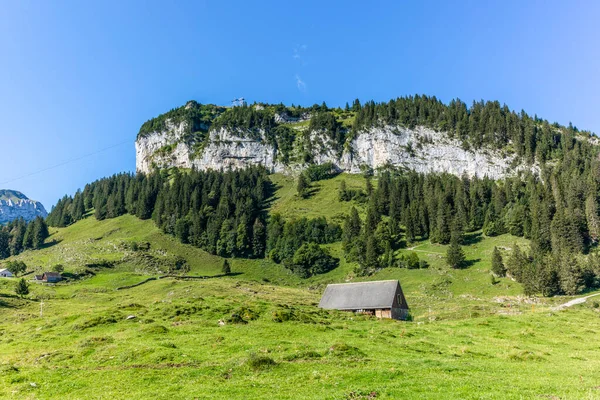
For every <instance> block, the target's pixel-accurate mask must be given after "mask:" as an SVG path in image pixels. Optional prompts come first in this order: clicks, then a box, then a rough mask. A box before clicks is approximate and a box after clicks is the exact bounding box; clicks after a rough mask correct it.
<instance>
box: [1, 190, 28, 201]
mask: <svg viewBox="0 0 600 400" xmlns="http://www.w3.org/2000/svg"><path fill="white" fill-rule="evenodd" d="M0 200H12V201H13V202H18V201H19V200H29V198H28V197H27V196H25V195H24V194H23V193H21V192H19V191H16V190H10V189H0Z"/></svg>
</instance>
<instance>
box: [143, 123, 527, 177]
mask: <svg viewBox="0 0 600 400" xmlns="http://www.w3.org/2000/svg"><path fill="white" fill-rule="evenodd" d="M167 127H168V128H167V129H166V130H165V131H164V132H154V133H152V134H150V135H147V136H145V137H140V138H139V139H138V140H137V141H136V168H137V170H138V171H139V172H145V173H148V172H150V171H151V170H152V169H153V167H155V166H156V167H159V168H164V167H173V166H175V167H181V168H192V167H195V168H196V169H199V170H206V169H214V170H218V169H222V168H223V169H227V168H229V167H231V168H234V169H235V168H243V167H247V166H250V165H258V164H260V165H263V166H264V167H266V168H267V169H268V170H270V171H271V172H283V173H285V172H291V171H294V170H297V169H299V168H301V167H302V165H284V164H283V163H282V162H281V161H280V160H279V159H278V157H277V155H278V154H277V149H276V147H275V146H273V145H270V144H268V143H267V142H266V141H265V140H264V137H261V138H259V139H251V138H249V137H247V136H250V135H244V134H243V133H242V132H240V131H234V130H228V129H225V128H221V129H219V130H211V131H210V137H209V141H208V144H207V145H206V146H205V148H204V149H203V150H202V151H201V152H199V154H198V155H197V156H196V155H195V154H194V152H193V149H192V147H191V146H190V145H188V144H185V143H184V142H183V137H184V132H185V128H186V126H185V123H181V124H179V125H173V124H170V123H167ZM309 140H310V142H311V143H312V148H313V160H314V161H315V162H316V163H318V164H322V163H325V162H332V163H334V164H335V165H336V166H337V167H338V169H340V170H341V171H347V172H351V173H358V172H360V171H361V170H362V169H364V168H365V167H366V168H372V169H373V170H377V169H378V168H380V167H385V166H393V167H397V168H405V169H408V170H414V171H417V172H421V173H431V172H448V173H451V174H454V175H457V176H462V175H463V174H466V175H468V176H470V177H473V176H478V177H484V176H487V177H489V178H492V179H499V178H503V177H505V176H507V175H511V174H513V173H515V172H516V171H515V170H514V169H512V168H511V162H512V161H513V159H514V156H512V155H508V154H501V153H500V152H498V151H492V150H485V149H483V150H478V151H471V150H465V149H463V147H462V145H461V143H460V141H458V140H455V139H452V138H450V137H449V136H448V135H447V134H446V133H444V132H436V131H435V130H433V129H430V128H426V127H422V126H420V127H416V128H414V129H409V128H405V127H400V126H384V127H373V128H370V129H367V130H365V131H362V132H360V133H359V134H358V135H357V136H356V137H355V138H354V139H353V140H352V141H351V142H350V143H347V144H346V146H345V149H344V151H343V152H342V153H341V154H340V152H339V151H338V150H336V149H334V148H333V144H332V143H331V142H330V140H329V139H328V138H326V137H325V135H323V134H321V133H318V132H312V133H311V134H310V135H309ZM520 168H523V167H520Z"/></svg>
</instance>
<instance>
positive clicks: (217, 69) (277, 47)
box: [0, 0, 600, 209]
mask: <svg viewBox="0 0 600 400" xmlns="http://www.w3.org/2000/svg"><path fill="white" fill-rule="evenodd" d="M458 3H461V4H458ZM599 20H600V3H598V2H595V1H587V2H585V1H568V2H567V1H506V0H505V1H497V2H492V1H485V2H481V1H465V2H451V1H372V2H370V1H338V2H329V1H322V0H321V1H311V2H304V1H301V2H299V1H295V2H281V1H277V2H275V1H273V2H267V1H259V2H249V1H227V2H222V1H210V2H208V1H206V2H202V1H190V2H184V1H175V2H162V3H161V2H152V1H144V2H142V1H139V2H138V1H100V2H91V1H60V0H58V1H37V2H34V1H28V0H24V1H13V2H5V3H4V4H3V5H2V10H1V11H0V51H1V57H0V121H1V123H0V135H1V136H0V138H1V141H0V143H1V144H2V148H1V157H2V164H1V165H2V168H0V188H10V189H16V190H20V191H22V192H24V193H25V194H26V195H28V196H29V197H30V198H34V199H37V200H41V201H42V202H43V203H44V204H45V205H46V207H47V208H48V209H50V207H51V206H52V204H54V203H55V202H56V200H57V199H58V198H59V197H61V196H62V195H64V194H66V193H69V194H72V193H73V192H74V191H75V190H76V189H77V188H80V187H83V186H84V185H85V184H86V183H88V182H90V181H93V180H95V179H97V178H100V177H104V176H107V175H111V174H113V173H117V172H121V171H132V170H134V168H135V154H134V140H135V136H136V133H137V131H138V129H139V126H140V125H141V124H142V123H143V122H144V121H146V120H147V119H149V118H151V117H153V116H156V115H158V114H160V113H162V112H165V111H167V110H169V109H171V108H174V107H176V106H179V105H182V104H184V103H185V102H186V101H187V100H189V99H196V100H198V101H200V102H203V103H217V104H228V103H229V101H230V100H231V99H232V98H234V97H240V96H244V97H245V98H246V99H248V100H249V101H264V102H275V103H279V102H283V103H286V104H291V103H296V104H305V105H310V104H314V103H321V102H322V101H326V102H327V104H329V105H343V104H344V103H345V102H346V101H349V102H351V101H352V100H353V99H354V98H357V97H358V98H360V99H361V100H369V99H374V100H376V101H383V100H388V99H390V98H392V97H397V96H401V95H408V94H415V93H423V94H428V95H436V96H438V97H439V98H441V99H442V100H443V101H445V102H447V101H449V100H451V99H452V98H455V97H459V98H461V99H462V100H464V101H466V102H468V103H470V102H471V101H472V100H473V99H477V100H479V99H486V100H495V99H497V100H499V101H500V102H503V103H506V104H508V105H509V106H510V107H512V108H514V109H517V110H520V109H525V110H526V111H527V112H529V113H530V114H538V115H539V116H541V117H544V118H547V119H549V120H550V121H558V122H560V123H563V124H566V123H568V122H569V121H572V122H573V123H574V124H575V125H576V126H578V127H579V128H580V129H590V130H592V131H595V132H600V113H599V112H598V110H599V106H600V100H599V99H600V98H599V96H598V94H599V93H600V90H599V89H600V74H599V72H600V51H599V50H600V48H599V47H600V40H599V39H600V27H599V26H598V21H599ZM124 141H126V143H125V144H121V145H120V146H117V147H114V148H112V149H110V150H108V151H104V152H100V153H96V154H94V155H91V156H87V157H83V158H80V157H82V156H85V155H86V154H89V153H93V152H96V151H98V150H101V149H103V148H106V147H109V146H113V145H115V144H118V143H122V142H124ZM75 158H80V159H79V160H76V161H73V162H70V163H67V164H65V165H62V166H60V167H57V168H53V169H50V170H48V171H44V172H40V173H37V174H33V175H30V176H27V177H24V178H21V177H22V176H24V175H29V174H30V173H32V172H36V171H39V170H42V169H45V168H48V167H52V166H54V165H57V164H61V163H63V162H65V161H67V160H72V159H75ZM15 178H20V179H16V180H15ZM7 181H10V182H7Z"/></svg>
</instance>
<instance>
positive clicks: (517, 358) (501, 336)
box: [0, 176, 600, 399]
mask: <svg viewBox="0 0 600 400" xmlns="http://www.w3.org/2000/svg"><path fill="white" fill-rule="evenodd" d="M341 179H346V182H347V184H348V186H349V187H352V186H360V185H363V184H364V182H363V180H362V178H360V177H356V176H339V177H337V178H335V179H333V180H330V181H325V182H321V183H319V184H318V185H319V186H320V187H319V188H318V191H317V192H316V193H315V195H314V196H313V197H312V198H310V199H307V200H299V199H297V198H296V197H295V193H294V192H295V190H294V182H293V180H290V179H289V178H285V177H282V176H275V177H274V180H275V181H276V183H277V184H278V185H279V190H278V191H277V195H276V197H277V200H276V201H275V203H274V205H273V209H274V210H275V211H278V212H281V213H282V214H284V215H285V216H286V217H293V216H301V215H307V216H311V217H313V216H318V215H327V216H328V217H335V216H336V215H341V214H344V213H346V212H348V210H349V207H350V206H351V205H350V204H348V203H344V204H340V203H339V202H337V187H338V185H339V181H340V180H341ZM52 240H53V241H56V242H57V243H56V244H54V245H49V246H48V247H46V248H45V249H43V250H41V251H36V252H26V253H24V254H23V255H21V256H20V257H19V258H21V259H23V260H25V261H26V262H27V263H28V264H29V265H30V266H40V268H39V269H40V270H41V269H44V268H46V267H47V266H50V265H53V264H55V263H62V264H64V265H65V266H66V268H67V271H71V272H76V271H78V270H81V269H82V265H84V264H89V263H93V262H98V261H100V260H120V259H122V258H123V257H125V258H126V259H128V260H129V261H127V262H124V263H122V264H119V265H117V266H115V267H112V268H99V269H98V268H96V269H95V270H94V271H95V273H96V275H95V276H93V277H90V278H87V279H83V280H80V281H76V282H73V283H69V284H62V285H58V286H55V287H50V286H38V285H33V286H32V291H33V293H32V295H31V296H30V297H31V298H33V299H39V298H45V306H44V316H43V317H40V316H39V309H40V303H39V301H36V300H21V299H17V298H15V297H14V296H12V290H13V285H14V281H11V280H7V279H0V312H2V315H3V319H2V320H0V371H2V376H3V378H4V379H2V380H0V397H4V396H7V397H11V396H12V397H14V398H74V399H75V398H144V397H148V396H149V393H152V394H153V397H155V398H170V399H173V398H193V397H198V398H228V397H246V398H298V397H304V398H359V397H358V396H360V395H368V394H369V393H370V392H376V393H377V394H378V398H531V397H536V396H542V397H543V396H559V397H560V398H563V397H568V398H594V397H597V396H598V395H600V392H599V391H598V390H597V389H595V388H596V387H597V386H598V385H600V369H599V368H598V367H600V361H598V360H599V359H600V348H598V346H597V345H596V344H595V342H594V341H593V340H589V339H591V338H593V337H595V334H597V333H598V326H597V324H596V321H597V320H598V314H597V312H596V309H593V308H592V307H590V306H588V305H583V306H578V307H577V308H576V309H572V310H568V311H565V312H560V313H553V312H551V311H550V308H549V307H550V305H551V303H552V302H555V301H558V300H543V301H540V302H538V303H537V304H536V305H535V306H532V305H531V304H528V303H526V302H523V301H521V300H522V299H520V298H519V297H518V296H516V295H517V294H518V293H520V287H519V285H518V284H516V283H514V282H511V281H510V280H507V279H502V280H501V282H500V283H499V284H496V285H492V284H491V283H490V279H489V274H488V269H489V259H490V254H491V250H492V249H493V246H494V245H498V246H505V247H511V246H512V245H513V243H514V241H515V240H517V239H516V238H512V237H509V236H501V237H497V238H481V236H480V235H479V234H477V233H475V234H473V235H472V238H471V242H472V244H471V245H469V246H467V247H465V250H466V253H467V258H468V259H470V260H474V263H473V265H471V266H470V267H469V268H468V269H465V270H461V271H454V270H448V269H447V268H446V267H445V266H444V263H443V260H442V258H440V256H441V254H443V253H444V251H445V247H444V246H438V245H432V244H429V243H426V242H425V243H420V244H418V246H417V247H416V248H415V250H416V251H418V254H419V256H421V257H424V258H426V259H427V260H428V261H429V262H430V264H431V268H429V269H426V270H404V269H386V270H383V271H381V272H379V273H377V274H376V275H375V276H373V277H370V278H369V279H400V281H401V282H402V286H403V288H404V291H405V293H406V297H407V299H408V301H409V304H410V305H411V306H412V311H413V314H414V316H415V322H412V323H406V322H396V321H377V320H375V319H369V318H364V317H360V316H353V315H349V314H343V313H336V312H319V311H318V309H317V308H316V307H315V305H316V303H317V302H318V300H319V295H320V289H321V287H322V286H323V284H325V283H327V282H334V281H336V282H339V281H344V280H346V279H349V278H352V269H353V266H352V265H347V264H346V263H345V262H344V261H343V257H341V248H340V244H339V243H336V244H333V245H330V246H329V247H330V248H331V251H332V252H333V253H334V254H335V255H337V256H338V257H340V258H342V262H341V264H340V267H339V268H337V269H336V270H334V271H331V272H330V273H328V274H325V275H322V276H319V277H315V278H311V279H310V280H308V281H301V280H300V279H298V278H297V277H295V276H294V275H292V274H290V273H289V272H287V271H286V270H285V269H284V268H282V267H281V266H278V265H275V264H273V263H271V262H268V261H262V260H261V261H248V260H234V261H233V271H234V272H238V273H240V275H237V276H233V277H227V278H218V279H207V280H198V281H175V280H173V279H163V280H157V281H151V282H148V283H146V284H144V285H142V286H139V287H136V288H133V289H128V290H121V291H116V290H115V289H116V288H117V287H119V286H123V285H128V284H132V283H136V282H140V281H142V280H143V279H145V278H147V277H148V276H152V275H156V272H152V274H151V273H150V272H151V271H147V270H145V269H144V268H142V267H141V266H140V265H139V264H137V263H136V259H135V258H131V257H130V256H131V252H130V251H129V250H126V246H123V243H124V242H131V241H136V242H144V241H148V242H150V243H151V244H152V246H151V253H152V254H164V253H166V254H172V255H180V256H183V257H185V258H186V259H187V260H188V263H189V264H190V266H191V268H192V271H191V273H190V274H194V275H216V274H218V273H219V272H220V266H221V262H222V259H220V258H219V257H215V256H211V255H208V254H206V253H205V252H203V251H201V250H199V249H195V248H193V247H191V246H185V245H181V244H179V243H177V242H176V241H175V240H174V239H172V238H170V237H168V236H165V235H163V234H161V233H160V232H159V231H158V230H157V229H156V227H154V225H153V223H152V222H151V221H140V220H138V219H136V218H134V217H131V216H124V217H121V218H117V219H113V220H108V221H102V222H98V221H95V220H94V219H93V218H87V219H85V220H84V221H81V222H78V223H77V224H75V225H73V226H71V227H68V228H65V229H56V230H53V231H52V237H51V241H52ZM518 241H520V242H521V243H523V242H522V241H521V240H518ZM476 260H479V261H476ZM264 279H268V280H269V281H270V282H269V283H266V282H264ZM284 305H289V306H291V307H293V309H294V312H295V313H296V315H299V316H300V318H301V319H304V320H305V322H299V321H288V322H275V321H274V320H273V315H274V313H277V312H278V310H281V308H282V306H284ZM241 307H246V308H249V309H250V310H251V313H252V314H256V316H257V318H256V319H255V320H253V321H250V322H249V323H248V324H230V323H228V324H226V325H225V326H219V324H218V323H217V322H218V321H219V320H220V319H225V320H226V319H228V318H229V317H230V316H231V314H232V313H234V312H236V311H238V312H242V314H243V313H244V312H245V310H240V308H241ZM128 315H135V316H136V318H135V319H132V320H126V319H125V318H126V317H127V316H128ZM252 353H256V354H258V355H261V356H266V357H270V358H272V359H273V360H274V361H275V362H276V365H274V366H270V367H264V368H253V367H252V366H251V365H250V364H249V363H248V359H249V358H250V357H251V354H252ZM167 376H168V378H167ZM31 383H35V384H36V386H35V387H34V386H32V385H31ZM353 396H354V397H353Z"/></svg>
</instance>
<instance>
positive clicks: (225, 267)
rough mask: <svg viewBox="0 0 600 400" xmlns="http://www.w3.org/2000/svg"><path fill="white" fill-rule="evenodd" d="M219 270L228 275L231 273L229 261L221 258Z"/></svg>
mask: <svg viewBox="0 0 600 400" xmlns="http://www.w3.org/2000/svg"><path fill="white" fill-rule="evenodd" d="M221 272H222V273H223V275H229V274H230V273H231V266H230V265H229V261H227V259H224V260H223V267H222V268H221Z"/></svg>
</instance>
